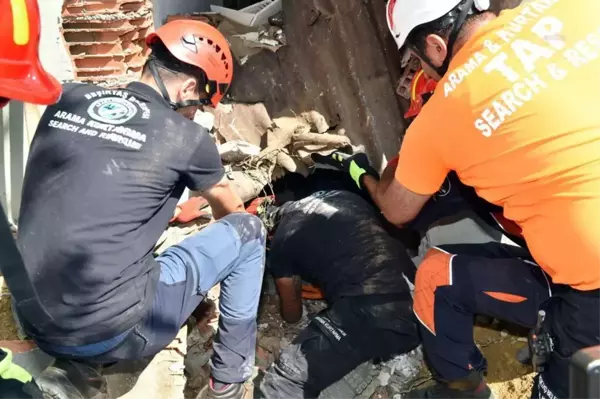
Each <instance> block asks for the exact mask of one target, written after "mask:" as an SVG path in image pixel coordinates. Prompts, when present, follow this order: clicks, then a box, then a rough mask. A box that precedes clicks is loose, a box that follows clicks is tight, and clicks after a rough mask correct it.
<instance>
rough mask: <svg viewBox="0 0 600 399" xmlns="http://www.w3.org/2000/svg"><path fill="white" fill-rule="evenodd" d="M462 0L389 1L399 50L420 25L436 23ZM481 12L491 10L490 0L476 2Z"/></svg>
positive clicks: (391, 24) (388, 5)
mask: <svg viewBox="0 0 600 399" xmlns="http://www.w3.org/2000/svg"><path fill="white" fill-rule="evenodd" d="M461 2H462V0H416V1H415V0H389V1H388V3H387V22H388V27H389V28H390V31H391V32H392V35H393V36H394V40H396V44H397V45H398V48H400V47H402V46H404V44H405V42H406V38H407V37H408V35H409V34H410V32H412V30H413V29H415V28H416V27H417V26H419V25H423V24H426V23H427V22H431V21H435V20H436V19H438V18H440V17H443V16H444V15H446V14H447V13H449V12H450V11H451V10H452V9H454V8H455V7H456V6H458V5H459V4H460V3H461ZM474 4H475V7H476V8H477V9H478V10H479V11H485V10H487V9H489V8H490V0H475V1H474Z"/></svg>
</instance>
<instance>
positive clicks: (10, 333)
mask: <svg viewBox="0 0 600 399" xmlns="http://www.w3.org/2000/svg"><path fill="white" fill-rule="evenodd" d="M13 339H18V337H17V328H16V327H15V323H14V321H13V317H12V313H11V308H10V294H9V293H8V290H7V289H6V286H5V284H4V279H3V278H2V277H1V276H0V341H4V340H13Z"/></svg>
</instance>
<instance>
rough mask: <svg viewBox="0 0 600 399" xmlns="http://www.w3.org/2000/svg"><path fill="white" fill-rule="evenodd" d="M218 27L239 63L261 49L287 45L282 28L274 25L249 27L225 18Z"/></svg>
mask: <svg viewBox="0 0 600 399" xmlns="http://www.w3.org/2000/svg"><path fill="white" fill-rule="evenodd" d="M218 29H219V31H220V32H221V33H222V34H223V35H224V36H225V37H226V38H227V41H228V42H229V46H230V47H231V53H232V54H233V57H234V58H235V59H236V60H237V61H238V62H239V63H240V65H244V64H245V63H246V62H247V61H248V59H249V58H250V57H252V56H254V55H256V54H258V53H260V52H261V51H262V50H263V49H267V50H269V51H271V52H276V51H278V50H279V49H280V48H281V47H282V46H285V45H287V39H286V36H285V34H284V32H283V29H281V28H279V27H275V26H272V27H268V26H265V27H262V26H260V27H253V28H249V27H246V26H242V25H238V24H235V23H233V22H231V21H229V20H227V19H226V20H224V21H223V22H221V23H220V24H219V27H218Z"/></svg>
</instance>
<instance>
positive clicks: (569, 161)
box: [343, 0, 600, 399]
mask: <svg viewBox="0 0 600 399" xmlns="http://www.w3.org/2000/svg"><path fill="white" fill-rule="evenodd" d="M599 12H600V2H598V1H596V0H581V1H579V2H577V5H576V6H575V5H574V4H573V3H572V2H568V1H566V0H531V1H528V2H526V3H525V4H523V5H521V6H519V7H518V8H516V9H514V10H509V11H504V12H503V13H501V14H500V16H498V17H496V15H494V14H493V13H491V12H489V1H487V0H428V1H421V2H414V1H410V0H390V1H389V2H388V5H387V16H388V24H389V28H390V30H391V32H392V34H393V36H394V39H395V40H396V43H397V45H398V47H399V48H402V47H404V46H407V48H408V49H409V50H410V51H411V52H412V53H413V55H415V56H417V57H418V58H419V60H420V61H421V66H422V67H423V69H424V70H425V73H426V74H427V75H428V76H430V77H432V78H434V79H436V80H438V81H439V83H438V85H437V88H436V91H435V93H434V94H433V96H432V97H431V99H430V100H429V101H428V103H427V104H426V105H425V106H424V107H423V110H422V111H421V113H420V114H419V115H418V117H417V118H416V119H415V121H414V122H413V123H412V125H411V126H410V128H409V129H408V130H407V132H406V135H405V137H404V140H403V144H402V149H401V151H400V155H399V161H398V165H397V167H396V170H395V178H393V179H391V178H390V179H385V178H382V180H381V181H379V180H378V179H377V178H376V177H375V176H373V174H372V173H370V172H369V167H368V163H367V162H365V158H364V157H351V158H349V159H345V160H344V161H343V163H344V166H345V167H346V169H347V171H348V172H349V173H350V175H351V176H352V177H353V179H354V180H355V181H356V182H357V183H358V184H359V185H360V186H361V187H363V188H364V189H366V190H367V191H369V192H370V194H371V196H372V197H373V199H374V200H375V202H376V203H377V204H378V206H379V207H380V209H381V210H382V212H383V213H384V215H385V216H386V218H387V219H388V220H389V221H390V222H392V223H394V224H396V225H404V224H408V223H409V222H411V221H412V220H413V219H414V218H415V217H416V216H417V215H418V214H419V212H420V211H421V209H422V207H423V206H424V204H425V203H426V202H427V201H428V199H429V198H430V197H431V196H432V195H433V194H434V193H436V192H437V191H438V189H439V188H440V186H441V184H442V182H443V181H444V179H445V178H446V176H447V175H448V173H449V172H455V173H456V175H457V176H458V178H459V179H460V181H461V182H462V183H463V184H465V185H466V186H470V187H473V188H474V190H475V192H476V193H477V195H478V196H479V197H481V198H482V199H484V200H486V201H488V202H490V203H492V204H494V205H496V206H499V207H501V208H502V209H503V213H504V217H505V218H506V219H509V220H511V221H513V222H515V223H516V224H517V225H518V226H519V227H520V228H521V230H522V236H523V238H524V240H525V242H526V245H527V248H528V249H529V252H527V251H522V250H520V249H519V248H518V247H515V246H509V245H502V244H490V245H482V244H480V245H452V246H445V247H443V248H435V249H432V250H430V252H429V253H428V254H427V256H426V258H425V260H424V261H423V263H422V264H421V265H420V266H419V269H418V272H417V276H416V290H415V297H414V300H415V304H414V311H415V314H416V316H417V317H418V319H419V321H420V323H421V332H422V338H423V345H424V349H425V353H426V357H427V360H428V364H429V366H430V368H431V369H432V371H433V372H434V375H435V376H436V379H437V381H438V384H436V385H435V386H432V387H428V388H424V389H417V390H414V391H412V392H410V393H409V394H408V397H414V398H419V397H421V398H423V397H425V398H436V397H437V398H489V397H492V393H491V390H490V389H489V387H488V386H487V384H486V383H485V381H484V380H483V376H482V374H483V371H484V370H485V361H484V359H483V356H482V355H481V353H480V352H479V350H478V349H477V347H476V346H475V344H474V342H473V330H472V323H473V316H474V315H475V314H482V315H489V316H493V317H496V318H499V319H503V320H506V321H510V322H514V323H517V324H521V325H524V326H528V327H531V328H533V327H534V326H536V323H537V321H538V315H539V313H538V311H539V310H543V311H545V315H546V317H545V320H544V322H543V323H541V326H540V327H541V329H540V330H537V329H536V334H535V336H534V334H532V336H531V337H530V346H531V347H532V348H531V349H532V351H533V352H534V354H535V356H534V357H533V362H534V366H536V369H537V370H538V371H539V374H538V375H537V376H536V380H535V384H534V388H533V392H532V397H534V398H552V399H553V398H566V397H568V392H569V383H568V380H569V378H568V367H569V358H570V357H571V356H572V355H573V354H574V353H575V352H576V351H578V350H579V349H582V348H584V347H588V346H593V345H598V344H599V343H600V312H599V310H600V267H599V264H600V224H599V223H598V220H599V219H600V113H599V112H598V109H597V108H598V104H599V102H600V92H599V90H598V88H600V74H598V71H599V70H600V21H598V19H597V17H596V16H597V15H598V13H599ZM569 98H573V99H574V101H569V100H568V99H569ZM388 169H389V168H388ZM388 174H389V173H388ZM385 175H386V173H384V174H383V176H385ZM529 254H530V255H529ZM534 347H535V350H533V349H534Z"/></svg>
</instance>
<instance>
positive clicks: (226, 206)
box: [202, 179, 246, 219]
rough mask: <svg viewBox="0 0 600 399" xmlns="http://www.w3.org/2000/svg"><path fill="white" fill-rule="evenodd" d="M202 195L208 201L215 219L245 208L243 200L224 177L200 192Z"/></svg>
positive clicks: (242, 210)
mask: <svg viewBox="0 0 600 399" xmlns="http://www.w3.org/2000/svg"><path fill="white" fill-rule="evenodd" d="M202 196H203V197H204V198H205V199H206V200H207V201H208V204H209V205H210V209H211V210H212V215H213V217H214V218H215V219H221V218H222V217H224V216H227V215H229V214H230V213H234V212H245V210H246V209H245V208H244V202H243V201H242V199H241V198H240V196H239V195H238V194H237V192H236V191H235V190H234V189H233V187H231V184H230V183H229V182H228V181H227V180H226V179H223V180H222V181H221V182H219V183H218V184H216V185H214V186H213V187H211V188H210V189H209V190H207V191H205V192H204V193H202Z"/></svg>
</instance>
